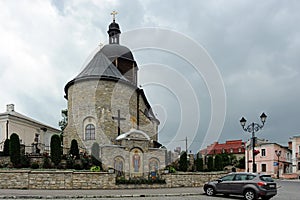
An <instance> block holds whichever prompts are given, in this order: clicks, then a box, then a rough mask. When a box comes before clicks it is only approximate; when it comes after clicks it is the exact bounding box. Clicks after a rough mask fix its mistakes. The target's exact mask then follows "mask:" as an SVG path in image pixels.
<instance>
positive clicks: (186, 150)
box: [185, 136, 188, 155]
mask: <svg viewBox="0 0 300 200" xmlns="http://www.w3.org/2000/svg"><path fill="white" fill-rule="evenodd" d="M187 144H188V143H187V136H186V137H185V152H186V155H188V146H187Z"/></svg>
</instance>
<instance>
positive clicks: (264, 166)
mask: <svg viewBox="0 0 300 200" xmlns="http://www.w3.org/2000/svg"><path fill="white" fill-rule="evenodd" d="M261 171H262V172H266V171H267V165H266V164H261Z"/></svg>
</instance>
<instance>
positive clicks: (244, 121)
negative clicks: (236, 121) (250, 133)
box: [240, 117, 247, 127]
mask: <svg viewBox="0 0 300 200" xmlns="http://www.w3.org/2000/svg"><path fill="white" fill-rule="evenodd" d="M246 122H247V120H246V119H245V118H244V117H242V119H241V120H240V123H241V126H242V127H245V125H246Z"/></svg>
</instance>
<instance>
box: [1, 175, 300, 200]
mask: <svg viewBox="0 0 300 200" xmlns="http://www.w3.org/2000/svg"><path fill="white" fill-rule="evenodd" d="M277 184H278V186H279V189H278V194H277V195H276V196H275V197H273V198H272V200H299V199H300V181H299V180H297V181H285V180H280V181H277ZM4 198H5V199H7V198H9V199H24V198H26V199H28V200H30V199H71V198H72V199H73V198H76V199H105V200H116V199H126V200H136V199H139V200H181V199H184V200H196V199H197V200H229V199H237V200H242V199H243V198H242V197H241V196H230V197H224V196H223V195H217V196H215V197H207V196H206V195H204V191H203V190H202V188H164V189H132V190H0V199H4Z"/></svg>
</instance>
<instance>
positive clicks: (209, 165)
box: [207, 156, 214, 171]
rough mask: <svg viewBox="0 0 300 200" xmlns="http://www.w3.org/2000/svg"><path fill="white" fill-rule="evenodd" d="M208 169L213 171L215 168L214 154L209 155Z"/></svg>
mask: <svg viewBox="0 0 300 200" xmlns="http://www.w3.org/2000/svg"><path fill="white" fill-rule="evenodd" d="M207 170H208V171H213V170H214V158H213V157H212V156H209V157H208V160H207Z"/></svg>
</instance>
